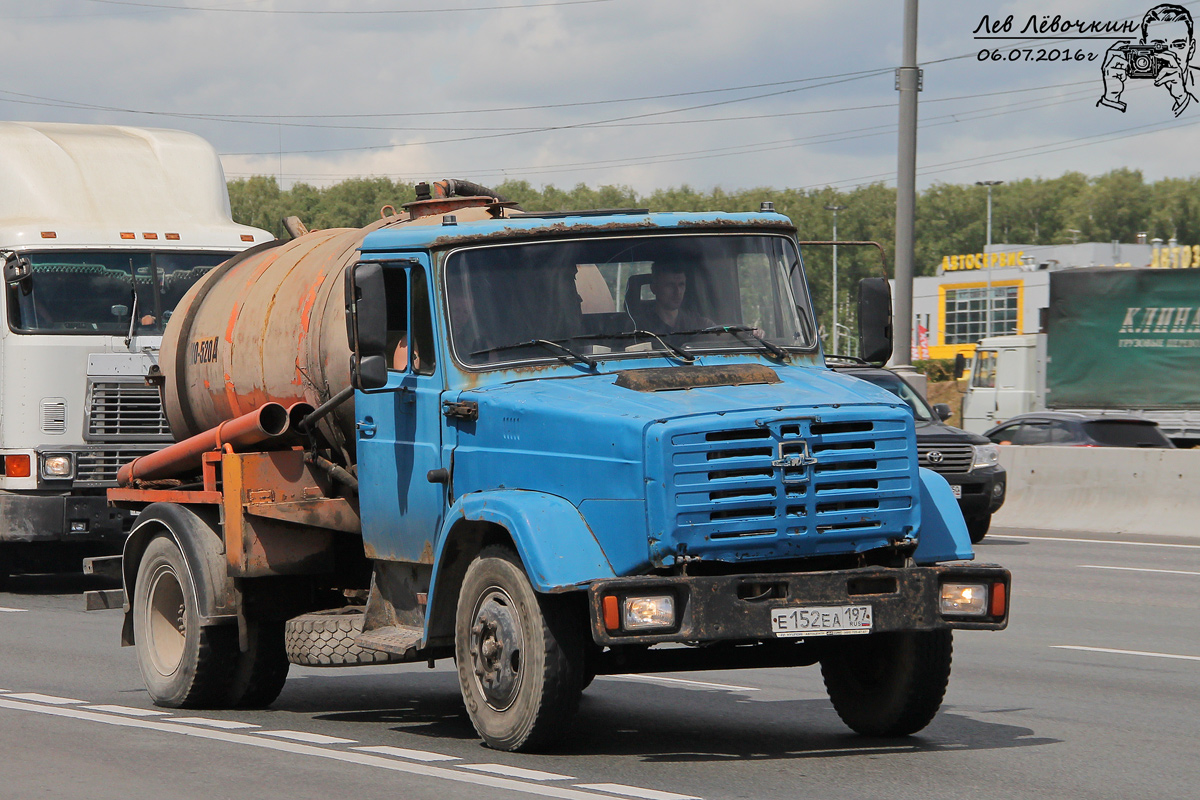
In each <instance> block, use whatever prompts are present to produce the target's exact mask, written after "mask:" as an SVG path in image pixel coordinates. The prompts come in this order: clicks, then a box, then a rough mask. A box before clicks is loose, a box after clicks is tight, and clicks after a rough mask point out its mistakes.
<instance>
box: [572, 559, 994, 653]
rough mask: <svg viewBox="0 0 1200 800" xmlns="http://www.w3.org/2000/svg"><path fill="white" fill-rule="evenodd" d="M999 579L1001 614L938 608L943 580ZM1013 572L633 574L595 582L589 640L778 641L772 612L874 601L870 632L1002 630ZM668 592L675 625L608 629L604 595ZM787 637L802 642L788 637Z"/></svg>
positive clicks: (941, 568) (959, 568)
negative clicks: (962, 614) (966, 614)
mask: <svg viewBox="0 0 1200 800" xmlns="http://www.w3.org/2000/svg"><path fill="white" fill-rule="evenodd" d="M949 581H955V582H958V581H962V582H976V583H985V584H989V585H994V584H1002V585H1003V587H1004V588H1003V591H1004V598H1003V613H1002V614H998V615H995V616H991V615H988V616H984V617H950V616H944V615H943V614H942V613H941V610H940V597H941V586H942V584H943V583H944V582H949ZM1011 582H1012V575H1011V573H1010V572H1009V571H1008V570H1007V569H1004V568H1003V567H1000V566H997V565H994V564H978V565H975V564H969V565H968V564H963V565H959V564H953V565H935V566H930V567H904V568H885V567H867V568H863V569H849V570H835V571H829V572H795V573H779V574H763V575H725V576H717V577H710V576H704V577H690V576H686V575H683V576H673V577H634V578H614V579H610V580H603V581H596V582H595V583H593V584H591V585H590V586H589V587H588V597H589V605H590V618H591V627H592V638H593V639H594V640H595V641H596V643H597V644H599V645H605V646H609V647H618V646H621V645H631V644H637V645H644V644H658V643H663V642H691V643H701V644H703V643H715V642H753V641H770V640H775V639H776V636H775V634H774V633H772V629H771V612H772V611H774V610H777V609H781V608H792V607H797V608H804V607H810V606H843V605H870V606H871V609H872V616H873V618H874V624H873V627H872V633H886V632H892V631H929V630H937V629H942V628H958V629H973V630H1003V629H1004V628H1005V627H1007V625H1008V604H1009V598H1010V597H1011V595H1010V592H1009V588H1010V586H1011ZM650 594H671V595H672V596H673V597H674V600H675V609H676V612H675V620H676V624H675V626H674V627H673V628H671V629H663V630H656V631H654V632H640V631H639V632H623V631H621V630H610V629H609V628H608V627H606V624H605V617H604V598H605V597H606V596H616V597H617V598H618V599H621V598H624V597H628V596H631V595H639V596H640V595H650ZM790 641H793V642H794V641H797V640H796V639H791V640H790Z"/></svg>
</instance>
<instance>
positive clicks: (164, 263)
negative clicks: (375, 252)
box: [0, 122, 274, 583]
mask: <svg viewBox="0 0 1200 800" xmlns="http://www.w3.org/2000/svg"><path fill="white" fill-rule="evenodd" d="M273 238H274V237H273V236H272V235H271V234H269V233H268V232H266V231H263V230H259V229H257V228H251V227H247V226H245V225H238V224H235V223H234V222H233V219H232V218H231V215H230V208H229V196H228V193H227V191H226V186H225V176H224V173H223V171H222V169H221V163H220V160H219V159H218V157H217V153H216V151H215V150H214V149H213V148H212V146H211V145H210V144H208V143H207V142H206V141H204V140H203V139H201V138H200V137H198V136H195V135H193V134H189V133H184V132H181V131H170V130H148V129H138V128H129V127H117V126H109V125H71V124H50V123H26V122H4V123H0V262H2V263H3V272H4V284H5V302H4V303H3V304H0V583H2V582H3V581H4V580H5V579H6V577H7V576H8V575H9V574H11V573H13V572H21V571H47V570H51V569H61V568H64V567H66V566H70V567H72V568H74V569H78V566H79V563H80V562H79V559H80V558H81V557H86V556H88V555H96V554H101V553H104V552H119V550H120V547H121V543H122V541H123V539H124V536H125V534H126V532H127V530H128V529H129V527H130V522H131V518H130V516H129V514H128V512H126V511H123V510H120V509H113V508H109V507H108V505H107V502H106V500H105V496H104V491H105V489H106V488H107V487H108V486H112V485H115V478H116V474H117V468H118V467H119V466H120V465H121V464H123V463H125V462H127V461H129V460H130V458H133V457H136V456H138V455H141V454H143V453H147V452H150V451H153V450H157V449H159V448H160V447H162V445H163V444H164V443H166V442H170V441H171V435H170V431H169V429H168V427H167V422H166V419H165V418H164V416H163V412H162V404H161V401H160V400H159V394H158V390H157V389H156V388H154V387H151V386H147V385H146V382H145V377H146V375H147V373H148V372H149V371H150V370H151V368H152V367H155V366H156V364H157V358H158V349H159V343H160V341H161V337H162V331H163V326H164V325H165V323H166V320H167V319H168V318H169V317H170V314H171V311H172V309H173V308H174V307H175V304H176V303H177V302H178V301H179V299H180V298H181V297H183V295H184V293H185V292H186V291H187V290H188V288H190V287H191V286H192V284H193V283H195V282H196V280H197V279H198V278H199V277H200V276H201V275H203V274H204V273H205V272H207V271H208V270H209V269H210V268H212V267H213V266H215V265H217V264H219V263H220V262H222V261H224V260H225V259H227V258H229V257H230V256H231V255H233V254H235V253H237V252H239V251H241V250H245V249H246V248H248V247H251V246H253V245H256V244H259V243H263V242H266V241H269V240H271V239H273Z"/></svg>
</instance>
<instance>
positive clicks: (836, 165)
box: [0, 0, 1200, 192]
mask: <svg viewBox="0 0 1200 800" xmlns="http://www.w3.org/2000/svg"><path fill="white" fill-rule="evenodd" d="M1150 5H1152V3H1148V2H1135V0H1120V1H1117V2H1083V1H1082V0H1039V1H1038V2H1030V1H1027V0H1017V1H1016V2H984V1H982V0H979V1H975V0H972V2H962V0H922V2H921V4H920V18H919V19H920V35H919V47H918V60H919V61H920V62H922V63H924V64H925V66H924V70H925V73H924V91H923V92H922V93H921V95H920V102H921V106H920V111H919V117H920V124H921V130H920V133H919V136H918V164H917V166H918V181H919V185H920V186H926V185H928V184H929V183H931V182H933V181H947V182H955V183H957V182H974V181H977V180H1011V179H1016V178H1022V177H1035V176H1042V177H1054V176H1057V175H1060V174H1062V173H1063V172H1065V171H1067V170H1078V171H1081V172H1084V173H1088V174H1092V175H1095V174H1100V173H1103V172H1106V171H1108V170H1111V169H1114V168H1117V167H1130V168H1135V169H1140V170H1142V171H1143V172H1144V173H1145V175H1146V177H1147V178H1148V179H1151V180H1153V179H1157V178H1161V177H1165V176H1192V175H1196V174H1198V173H1200V158H1198V156H1197V149H1198V145H1200V102H1193V103H1192V104H1191V105H1190V106H1189V107H1188V108H1187V109H1185V110H1184V111H1183V113H1182V114H1181V115H1180V116H1179V117H1178V118H1177V117H1176V116H1175V115H1174V114H1173V113H1172V103H1171V100H1170V97H1169V95H1168V94H1167V90H1166V89H1165V88H1164V87H1156V86H1154V85H1153V81H1150V80H1130V81H1129V82H1128V83H1127V88H1126V92H1125V95H1124V100H1125V101H1126V102H1127V104H1128V110H1127V111H1126V112H1125V113H1121V112H1119V111H1116V110H1114V109H1111V108H1107V107H1097V106H1096V101H1097V100H1098V99H1099V97H1100V95H1101V92H1102V84H1101V60H1102V58H1103V54H1104V52H1105V50H1106V49H1107V48H1108V47H1109V46H1110V45H1111V44H1112V43H1113V41H1112V40H1111V39H1095V38H1093V39H1060V40H1041V41H1029V39H1030V37H1029V35H1028V34H1026V35H1025V36H1024V37H1022V38H1017V39H1004V40H993V41H979V40H977V39H975V38H974V37H975V36H976V35H977V34H975V30H976V28H977V27H978V26H979V24H980V21H981V19H982V18H983V16H984V15H985V14H986V15H989V17H990V18H991V19H992V20H996V19H1001V20H1002V19H1004V18H1005V17H1006V16H1007V15H1009V14H1012V15H1013V17H1014V20H1013V23H1012V30H1011V31H1010V32H1008V33H1007V34H1005V35H1009V36H1018V35H1019V34H1020V33H1021V29H1022V28H1023V27H1024V26H1025V24H1026V22H1027V20H1028V19H1029V18H1030V17H1031V16H1033V15H1037V17H1038V18H1039V19H1040V18H1041V17H1042V15H1047V14H1048V15H1050V16H1051V17H1053V16H1054V15H1061V16H1062V17H1063V18H1065V19H1070V20H1081V21H1085V22H1090V21H1097V22H1107V21H1119V20H1126V19H1135V20H1140V19H1141V16H1142V14H1143V13H1144V12H1145V11H1146V9H1147V8H1148V7H1149V6H1150ZM1183 5H1185V6H1187V7H1188V8H1190V9H1191V10H1192V12H1193V13H1196V14H1197V15H1200V2H1195V0H1193V2H1185V3H1184V4H1183ZM902 16H903V3H902V2H900V0H841V1H840V2H809V0H140V1H135V0H36V1H31V0H0V22H2V23H3V31H4V35H3V39H2V41H3V43H4V44H3V53H4V58H3V63H4V64H5V67H4V70H3V74H2V76H0V115H2V118H4V119H8V120H43V121H69V122H105V123H117V124H128V125H140V126H150V127H168V128H182V129H185V130H190V131H193V132H195V133H198V134H200V135H202V136H204V137H205V138H207V139H208V140H209V141H211V142H212V143H213V144H214V145H215V146H216V148H217V150H218V151H219V152H220V153H221V154H222V158H223V161H224V164H225V169H226V173H227V175H228V176H229V177H242V176H246V175H251V174H266V175H276V176H280V177H282V180H283V182H284V185H285V186H288V185H291V184H292V183H294V182H297V181H306V182H309V183H316V184H326V183H330V182H334V181H338V180H341V179H343V178H347V177H353V176H374V175H386V176H388V177H391V178H394V179H403V180H407V181H413V180H422V179H437V178H440V177H455V178H468V179H472V180H476V181H478V182H480V183H484V184H488V183H499V182H500V181H502V180H504V179H505V178H519V179H524V180H528V181H529V182H530V183H532V184H533V185H535V186H542V185H545V184H554V185H557V186H560V187H570V186H573V185H574V184H576V183H579V182H584V183H588V184H590V185H593V186H597V185H603V184H621V185H628V186H632V187H633V188H634V189H636V190H638V191H640V192H648V191H652V190H653V189H656V188H663V187H668V186H679V185H682V184H688V185H691V186H693V187H696V188H702V189H708V188H712V187H715V186H720V187H723V188H725V189H727V190H737V189H743V188H750V187H758V186H772V187H777V188H788V187H790V188H800V187H816V186H824V185H834V186H838V187H845V188H849V187H852V186H854V185H858V184H862V183H869V182H872V181H884V182H887V183H889V184H892V183H894V179H895V169H896V129H895V128H896V120H897V108H896V99H897V95H896V92H895V90H894V88H893V72H892V71H893V68H894V67H895V66H897V65H898V64H899V61H900V48H901V32H902V31H901V28H902ZM1014 45H1015V46H1018V47H1019V48H1021V49H1020V50H1019V51H1017V52H1018V55H1017V56H1016V58H1018V59H1019V60H1017V61H1012V60H1009V59H1010V58H1011V56H1010V55H1009V50H1007V49H1006V50H1005V51H1004V52H1003V53H1002V55H1003V57H1004V59H1005V60H1003V61H1000V62H994V61H990V60H988V61H980V60H979V57H978V54H979V52H980V50H982V49H984V48H1012V47H1013V46H1014ZM1025 50H1030V51H1031V57H1032V58H1034V59H1036V58H1037V57H1038V56H1039V52H1038V51H1039V50H1046V51H1059V52H1058V55H1057V56H1056V57H1057V58H1058V60H1056V61H1041V62H1039V61H1029V62H1026V61H1025V60H1024V58H1025V54H1024V51H1025ZM1061 50H1068V51H1069V54H1070V56H1071V57H1072V60H1070V61H1067V62H1064V61H1063V60H1062V59H1061V55H1062V54H1061ZM1088 54H1095V59H1094V60H1092V61H1088V60H1086V58H1087V55H1088ZM1045 55H1046V57H1051V53H1049V52H1047V53H1046V54H1045ZM1076 56H1082V58H1083V59H1084V60H1075V57H1076ZM1193 63H1194V64H1197V65H1200V54H1197V55H1196V57H1195V59H1194V61H1193ZM1196 91H1197V93H1200V88H1198V89H1197V90H1196Z"/></svg>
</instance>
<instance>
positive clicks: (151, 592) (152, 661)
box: [133, 535, 239, 708]
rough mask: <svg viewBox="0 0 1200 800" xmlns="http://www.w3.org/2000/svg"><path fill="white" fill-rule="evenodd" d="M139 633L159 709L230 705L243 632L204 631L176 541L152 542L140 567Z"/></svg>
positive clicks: (138, 646) (136, 595) (136, 596)
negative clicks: (229, 694)
mask: <svg viewBox="0 0 1200 800" xmlns="http://www.w3.org/2000/svg"><path fill="white" fill-rule="evenodd" d="M133 631H134V642H135V648H134V649H135V650H136V651H137V659H138V668H139V669H140V670H141V673H142V680H143V681H144V682H145V684H146V690H147V691H148V692H149V693H150V698H151V699H152V700H153V701H154V703H155V705H159V706H166V707H168V708H204V707H210V708H211V707H220V706H222V705H225V695H226V693H227V692H228V690H229V686H230V681H231V678H232V675H233V669H234V666H235V664H236V663H237V658H238V655H239V653H238V647H237V631H236V629H224V628H202V627H200V620H199V616H198V612H197V609H196V589H195V586H194V584H193V583H192V578H191V575H190V573H189V572H188V569H187V565H186V563H185V561H184V557H183V553H182V552H180V550H179V546H178V545H177V544H175V541H174V540H173V539H171V537H170V536H166V535H160V536H158V537H156V538H154V539H152V540H151V542H150V544H149V545H148V546H147V547H146V550H145V552H144V553H143V554H142V560H141V562H140V563H139V564H138V574H137V584H136V586H135V587H134V592H133ZM231 634H232V635H231Z"/></svg>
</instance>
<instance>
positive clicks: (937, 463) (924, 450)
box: [917, 443, 975, 474]
mask: <svg viewBox="0 0 1200 800" xmlns="http://www.w3.org/2000/svg"><path fill="white" fill-rule="evenodd" d="M933 453H937V454H938V455H936V456H933V457H932V458H931V457H930V456H931V454H933ZM917 458H918V460H919V462H920V465H921V466H922V467H925V468H926V469H931V470H933V471H934V472H941V473H944V474H952V473H962V472H970V471H971V462H972V461H974V458H975V453H974V452H973V451H972V449H971V445H969V444H950V443H947V444H921V443H917Z"/></svg>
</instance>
